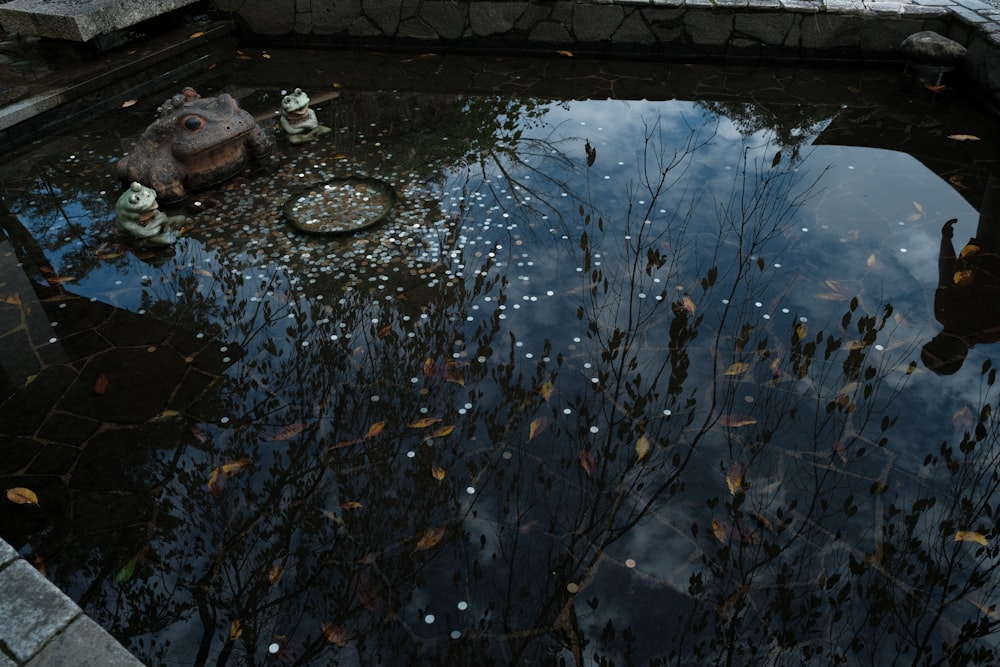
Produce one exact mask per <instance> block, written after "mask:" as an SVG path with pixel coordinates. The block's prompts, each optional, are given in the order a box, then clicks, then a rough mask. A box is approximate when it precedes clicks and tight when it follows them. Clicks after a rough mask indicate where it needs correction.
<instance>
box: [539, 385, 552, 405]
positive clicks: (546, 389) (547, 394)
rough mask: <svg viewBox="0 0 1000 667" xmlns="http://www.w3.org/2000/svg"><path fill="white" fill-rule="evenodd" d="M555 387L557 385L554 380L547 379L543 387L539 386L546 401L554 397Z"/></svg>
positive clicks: (540, 392)
mask: <svg viewBox="0 0 1000 667" xmlns="http://www.w3.org/2000/svg"><path fill="white" fill-rule="evenodd" d="M554 389H555V385H554V384H553V383H552V380H548V381H546V382H545V383H544V384H543V385H542V386H541V387H539V388H538V393H539V394H541V395H542V398H543V399H544V400H546V401H548V400H549V398H551V397H552V391H553V390H554Z"/></svg>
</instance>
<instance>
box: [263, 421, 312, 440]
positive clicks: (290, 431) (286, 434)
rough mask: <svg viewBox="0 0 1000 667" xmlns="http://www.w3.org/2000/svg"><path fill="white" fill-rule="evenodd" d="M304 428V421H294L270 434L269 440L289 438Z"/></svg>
mask: <svg viewBox="0 0 1000 667" xmlns="http://www.w3.org/2000/svg"><path fill="white" fill-rule="evenodd" d="M305 428H306V424H305V422H294V423H292V424H289V425H288V426H285V427H284V428H283V429H281V430H280V431H278V432H277V433H275V434H274V435H272V436H271V440H291V439H292V438H294V437H295V436H297V435H298V434H299V433H302V431H304V430H305Z"/></svg>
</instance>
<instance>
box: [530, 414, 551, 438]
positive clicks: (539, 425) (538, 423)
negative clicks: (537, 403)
mask: <svg viewBox="0 0 1000 667" xmlns="http://www.w3.org/2000/svg"><path fill="white" fill-rule="evenodd" d="M548 425H549V420H548V419H546V418H545V417H536V418H535V419H532V420H531V425H530V426H528V441H529V442H530V441H531V440H534V439H535V438H537V437H538V435H539V434H540V433H541V432H542V431H544V430H545V427H546V426H548Z"/></svg>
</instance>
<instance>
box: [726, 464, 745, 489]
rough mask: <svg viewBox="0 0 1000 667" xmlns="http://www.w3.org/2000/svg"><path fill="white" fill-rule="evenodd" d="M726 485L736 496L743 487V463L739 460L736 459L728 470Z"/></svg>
mask: <svg viewBox="0 0 1000 667" xmlns="http://www.w3.org/2000/svg"><path fill="white" fill-rule="evenodd" d="M726 486H727V487H729V493H730V494H732V495H734V496H735V495H736V492H737V491H739V490H740V489H742V488H743V465H742V464H741V463H740V462H739V461H734V462H733V463H732V464H730V466H729V468H728V469H727V470H726Z"/></svg>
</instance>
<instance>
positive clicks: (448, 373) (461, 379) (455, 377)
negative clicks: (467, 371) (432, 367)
mask: <svg viewBox="0 0 1000 667" xmlns="http://www.w3.org/2000/svg"><path fill="white" fill-rule="evenodd" d="M444 380H445V382H454V383H455V384H460V385H462V386H465V376H464V375H462V371H461V370H460V364H459V363H458V362H457V361H455V360H454V359H449V360H448V361H446V362H445V364H444Z"/></svg>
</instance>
